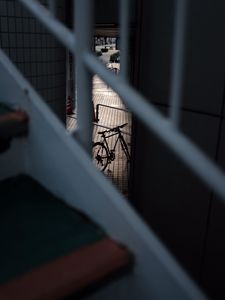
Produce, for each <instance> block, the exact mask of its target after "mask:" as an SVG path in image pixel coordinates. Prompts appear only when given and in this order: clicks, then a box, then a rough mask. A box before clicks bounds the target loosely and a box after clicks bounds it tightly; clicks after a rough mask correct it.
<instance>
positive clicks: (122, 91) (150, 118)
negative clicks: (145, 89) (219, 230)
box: [84, 53, 225, 203]
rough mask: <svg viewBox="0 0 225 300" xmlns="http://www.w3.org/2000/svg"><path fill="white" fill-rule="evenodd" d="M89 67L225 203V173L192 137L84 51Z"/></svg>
mask: <svg viewBox="0 0 225 300" xmlns="http://www.w3.org/2000/svg"><path fill="white" fill-rule="evenodd" d="M84 60H85V62H86V65H87V67H88V68H89V69H90V70H91V71H92V72H94V73H97V74H98V76H99V77H101V79H102V80H104V81H105V82H106V83H107V84H108V85H109V86H111V87H112V88H113V90H114V91H115V92H117V93H118V94H119V95H120V96H121V97H122V98H123V100H124V102H125V104H126V105H127V107H128V108H129V109H130V110H131V111H132V112H133V113H134V114H135V115H136V116H137V117H138V118H139V119H140V120H141V121H142V122H143V123H144V124H145V125H146V127H147V128H148V130H149V131H152V132H153V133H154V134H155V135H156V136H157V137H158V138H159V139H160V140H161V141H162V142H163V143H165V144H166V145H167V146H168V147H169V148H170V149H171V150H172V151H173V152H174V153H175V154H176V155H177V156H178V157H179V158H180V159H181V160H182V161H183V162H184V163H185V164H186V165H187V166H188V167H189V168H190V169H191V170H192V171H193V172H194V173H195V174H196V175H197V176H198V177H199V178H200V179H201V180H202V181H203V182H204V183H206V184H207V185H208V186H209V187H210V188H212V189H213V190H215V192H216V193H217V194H218V195H219V196H220V197H221V199H222V200H223V202H224V203H225V175H224V173H223V172H222V171H221V170H220V168H219V167H217V166H216V165H215V164H214V163H213V162H212V161H211V160H210V159H209V158H208V157H207V156H206V155H205V154H204V152H203V151H201V150H200V149H199V148H198V147H197V146H196V145H195V144H194V143H193V142H192V141H191V140H190V139H188V138H187V137H185V136H184V134H182V133H181V132H180V131H179V130H177V129H176V128H175V127H174V126H172V124H171V122H170V121H169V120H168V119H167V118H165V117H164V116H162V114H161V113H160V112H159V111H158V110H157V109H156V108H155V107H154V106H153V105H152V104H150V103H148V102H147V101H146V99H145V98H144V97H143V96H141V95H140V94H139V93H138V92H137V91H135V90H134V89H133V88H132V87H131V86H129V85H128V84H125V83H124V82H122V81H121V80H120V79H119V78H118V77H116V76H114V75H113V74H112V73H111V72H110V71H109V70H106V69H105V67H104V66H103V65H102V64H101V62H100V61H99V60H98V59H97V58H96V57H95V56H94V55H93V54H91V53H84Z"/></svg>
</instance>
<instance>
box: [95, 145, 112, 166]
mask: <svg viewBox="0 0 225 300" xmlns="http://www.w3.org/2000/svg"><path fill="white" fill-rule="evenodd" d="M92 155H93V160H94V164H95V166H96V167H97V168H98V169H99V170H100V171H104V170H105V168H106V167H107V165H108V163H109V155H108V151H107V149H106V147H105V145H104V144H103V143H100V142H97V143H94V145H93V147H92Z"/></svg>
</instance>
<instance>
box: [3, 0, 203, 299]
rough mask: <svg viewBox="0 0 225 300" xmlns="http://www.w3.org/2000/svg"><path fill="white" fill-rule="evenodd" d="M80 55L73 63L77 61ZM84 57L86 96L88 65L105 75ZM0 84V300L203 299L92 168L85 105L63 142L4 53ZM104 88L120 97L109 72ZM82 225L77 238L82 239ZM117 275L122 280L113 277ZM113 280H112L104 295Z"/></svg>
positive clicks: (62, 133)
mask: <svg viewBox="0 0 225 300" xmlns="http://www.w3.org/2000/svg"><path fill="white" fill-rule="evenodd" d="M21 2H22V3H23V4H24V5H26V7H27V8H28V9H30V10H31V11H32V12H33V13H34V14H36V15H37V16H38V17H39V18H40V19H41V20H42V21H43V23H44V24H46V25H47V26H49V27H48V28H49V29H50V30H52V31H53V32H54V33H55V34H56V36H57V37H58V38H59V39H62V37H61V35H60V34H61V33H65V32H66V33H67V35H66V37H65V41H64V42H65V44H66V46H68V48H73V47H74V43H75V42H74V39H73V34H72V33H70V32H69V31H68V32H67V30H68V29H66V28H64V27H63V25H62V24H59V23H58V21H57V20H56V19H55V18H54V16H53V15H49V13H48V12H47V9H46V8H44V7H41V6H40V5H39V4H38V3H37V2H36V1H33V0H29V1H26V0H21ZM77 3H78V6H77V7H76V8H77V10H79V9H84V8H85V11H86V9H87V11H88V12H89V9H88V8H89V7H88V5H89V4H88V3H90V1H86V0H81V1H77ZM86 20H87V19H86ZM83 35H84V36H85V32H83ZM84 40H85V39H84ZM84 40H83V42H84V44H85V41H84ZM83 46H84V45H83ZM80 47H81V46H80ZM81 48H82V47H81ZM84 48H85V47H84ZM81 50H82V49H80V50H79V51H81ZM79 55H81V53H80V54H79ZM79 55H78V61H79V58H80V59H81V60H82V58H81V57H80V56H79ZM84 57H85V61H86V63H85V64H86V66H84V63H82V61H81V62H80V65H79V68H78V69H79V70H80V71H81V79H83V80H84V82H86V83H87V86H88V82H87V81H88V76H86V75H87V74H86V73H85V69H86V68H87V65H88V66H89V68H90V69H92V68H94V71H97V72H98V73H99V75H100V76H101V77H102V74H103V73H104V71H105V70H104V71H103V69H102V66H99V62H98V61H97V59H96V60H95V59H94V60H92V56H91V54H90V55H89V54H88V55H86V56H84ZM106 72H108V71H106ZM121 74H122V75H121V76H123V72H121ZM0 76H1V81H0V94H1V117H0V146H1V155H0V166H1V168H0V180H1V182H0V193H1V205H2V207H3V208H2V210H1V213H2V214H3V215H2V217H1V222H2V223H1V232H2V236H3V237H4V242H3V243H2V244H3V245H4V247H2V248H3V255H2V258H1V264H2V265H4V268H3V269H2V268H1V271H0V272H1V274H0V298H1V299H15V297H16V298H17V299H63V298H65V297H68V296H71V295H76V297H81V296H82V297H84V299H98V300H99V299H100V300H101V299H131V300H133V299H143V300H145V299H146V300H147V299H150V298H152V299H198V300H199V299H205V297H204V295H203V294H202V293H201V291H200V290H199V289H198V287H196V286H195V284H194V283H193V282H192V281H191V279H189V277H188V276H187V275H186V274H185V272H184V271H183V270H182V269H181V268H180V266H179V265H178V264H177V262H176V261H175V259H174V258H173V257H172V256H171V255H170V254H169V253H168V251H167V249H165V247H164V246H163V245H162V244H161V242H160V241H159V240H158V239H157V237H156V236H155V234H154V233H153V232H152V231H151V230H150V229H149V228H148V227H147V226H146V225H145V224H144V223H143V221H142V220H141V219H140V217H139V216H138V215H137V214H136V213H135V212H134V210H133V209H132V208H131V206H130V205H129V203H127V201H126V200H125V199H124V198H123V196H122V195H121V194H120V193H119V192H118V191H117V190H116V189H115V188H114V187H113V186H112V185H111V184H110V183H109V182H108V181H107V179H106V178H104V176H103V175H102V174H101V173H100V172H98V170H96V169H95V167H94V166H93V164H92V160H91V157H90V155H89V154H88V153H89V150H90V149H89V146H90V142H91V136H90V132H91V127H90V126H91V125H90V124H91V123H92V122H91V119H92V110H91V106H90V107H89V104H87V106H86V107H85V104H84V107H82V108H81V120H78V132H75V133H74V134H69V133H68V132H67V131H66V129H65V128H64V127H63V125H62V124H61V123H60V122H59V120H58V119H57V118H56V116H55V115H54V114H53V113H52V112H51V111H50V110H49V108H48V107H47V105H46V104H45V103H44V101H43V100H42V99H41V98H40V96H39V95H38V94H37V93H36V91H35V90H34V89H33V88H32V86H31V85H30V84H29V83H28V82H27V81H26V80H25V79H24V78H23V76H22V75H21V74H20V73H19V71H18V70H17V69H16V67H15V66H14V65H13V64H12V63H11V62H10V60H9V59H8V58H7V57H6V55H5V54H4V53H3V52H2V51H0ZM107 78H108V79H107ZM106 80H108V81H109V83H110V84H111V85H112V87H113V86H114V85H116V84H118V86H119V92H120V93H121V94H122V95H123V94H124V92H125V89H126V84H125V85H124V86H125V89H124V87H123V85H121V84H120V80H122V82H125V81H124V79H123V78H122V79H119V78H114V75H113V74H111V73H110V72H109V73H106ZM79 84H80V85H81V86H78V96H79V95H83V96H84V97H83V98H82V101H83V102H85V99H86V100H87V97H88V96H89V94H88V93H87V94H85V91H84V90H82V83H81V82H80V83H78V85H79ZM83 87H84V86H83ZM135 95H136V94H134V95H133V96H132V97H131V98H133V97H135ZM129 96H130V94H129V93H128V95H127V96H126V97H127V98H128V97H129ZM80 97H81V96H80ZM126 97H125V98H126ZM137 97H139V96H138V95H137ZM132 105H133V104H132V103H131V107H132ZM18 107H19V109H18ZM144 109H145V107H144ZM86 113H87V115H86ZM138 113H139V112H138ZM82 117H84V119H82ZM144 118H145V115H144ZM153 119H154V118H153ZM85 122H86V123H87V124H88V125H85V124H86V123H85ZM156 127H157V126H156ZM89 131H90V132H89ZM74 136H75V138H74ZM89 137H90V140H89ZM84 214H85V216H84ZM78 223H79V226H80V225H82V226H81V227H82V229H79V230H78V228H79V227H77V226H78V225H77V224H78ZM84 237H85V238H84ZM54 245H55V246H54ZM121 245H122V246H121ZM14 247H15V248H14ZM15 249H16V251H15ZM4 251H5V253H4ZM131 266H132V268H130V267H131ZM124 270H127V272H125V274H123V276H120V275H121V274H120V273H121V271H124ZM117 271H119V276H115V273H117ZM112 275H114V276H113V280H110V282H109V283H108V284H104V285H103V286H102V283H105V278H109V277H111V276H112ZM117 275H118V274H117ZM96 285H97V287H98V288H96ZM100 285H101V286H100ZM81 292H82V293H84V294H80V293H81ZM87 292H88V293H87ZM15 295H16V296H15Z"/></svg>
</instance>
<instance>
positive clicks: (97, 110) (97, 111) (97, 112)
mask: <svg viewBox="0 0 225 300" xmlns="http://www.w3.org/2000/svg"><path fill="white" fill-rule="evenodd" d="M100 106H103V107H108V108H111V109H115V110H121V111H124V112H127V113H129V111H128V110H126V109H124V108H118V107H113V106H110V105H105V104H101V103H98V104H97V105H96V122H98V121H99V118H98V115H99V107H100Z"/></svg>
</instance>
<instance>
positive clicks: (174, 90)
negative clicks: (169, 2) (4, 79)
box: [170, 0, 187, 126]
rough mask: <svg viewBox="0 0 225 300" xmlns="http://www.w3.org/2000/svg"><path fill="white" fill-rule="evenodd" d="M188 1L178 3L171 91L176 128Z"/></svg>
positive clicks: (178, 114)
mask: <svg viewBox="0 0 225 300" xmlns="http://www.w3.org/2000/svg"><path fill="white" fill-rule="evenodd" d="M186 23H187V0H177V1H176V18H175V22H174V41H173V52H172V54H173V57H172V64H171V66H172V82H171V90H170V105H171V107H170V118H171V122H172V124H173V125H174V126H178V124H179V119H180V103H181V98H182V88H183V80H184V56H185V33H186V26H187V24H186Z"/></svg>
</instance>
